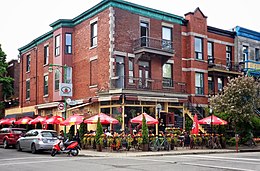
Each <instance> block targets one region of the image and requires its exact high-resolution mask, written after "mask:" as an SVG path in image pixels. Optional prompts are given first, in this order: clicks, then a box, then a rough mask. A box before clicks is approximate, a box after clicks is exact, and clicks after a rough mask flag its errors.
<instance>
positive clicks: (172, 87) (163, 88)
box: [110, 76, 187, 93]
mask: <svg viewBox="0 0 260 171" xmlns="http://www.w3.org/2000/svg"><path fill="white" fill-rule="evenodd" d="M110 81H111V84H110V85H111V86H110V88H111V89H128V90H146V91H160V92H172V93H185V92H187V91H186V84H185V83H183V82H174V81H173V80H172V79H151V78H137V77H126V76H117V77H113V78H111V79H110Z"/></svg>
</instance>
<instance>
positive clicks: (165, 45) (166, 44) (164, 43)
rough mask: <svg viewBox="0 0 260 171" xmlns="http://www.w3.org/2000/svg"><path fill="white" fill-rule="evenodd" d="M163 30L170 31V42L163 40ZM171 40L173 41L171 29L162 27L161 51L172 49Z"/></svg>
mask: <svg viewBox="0 0 260 171" xmlns="http://www.w3.org/2000/svg"><path fill="white" fill-rule="evenodd" d="M164 29H168V30H169V31H170V40H168V39H164V37H163V36H164V34H163V33H164ZM172 39H173V34H172V28H171V27H167V26H162V49H172Z"/></svg>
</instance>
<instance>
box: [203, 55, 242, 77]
mask: <svg viewBox="0 0 260 171" xmlns="http://www.w3.org/2000/svg"><path fill="white" fill-rule="evenodd" d="M208 67H209V69H208V70H209V72H213V71H214V72H223V73H229V74H237V75H241V74H242V73H241V70H242V68H241V67H242V66H241V65H240V64H239V63H238V62H234V61H227V60H226V59H220V58H212V59H208Z"/></svg>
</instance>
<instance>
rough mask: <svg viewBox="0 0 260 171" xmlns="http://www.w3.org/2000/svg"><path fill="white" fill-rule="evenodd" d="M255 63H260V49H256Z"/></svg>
mask: <svg viewBox="0 0 260 171" xmlns="http://www.w3.org/2000/svg"><path fill="white" fill-rule="evenodd" d="M255 61H259V49H258V48H255Z"/></svg>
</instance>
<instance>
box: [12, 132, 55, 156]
mask: <svg viewBox="0 0 260 171" xmlns="http://www.w3.org/2000/svg"><path fill="white" fill-rule="evenodd" d="M56 141H57V132H56V131H54V130H43V129H33V130H30V131H28V132H27V133H26V134H25V135H23V136H22V137H20V138H19V139H18V140H17V142H16V148H17V150H18V151H22V150H24V151H31V152H32V153H33V154H35V153H37V152H38V151H43V150H51V149H52V147H53V145H54V143H55V142H56Z"/></svg>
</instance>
